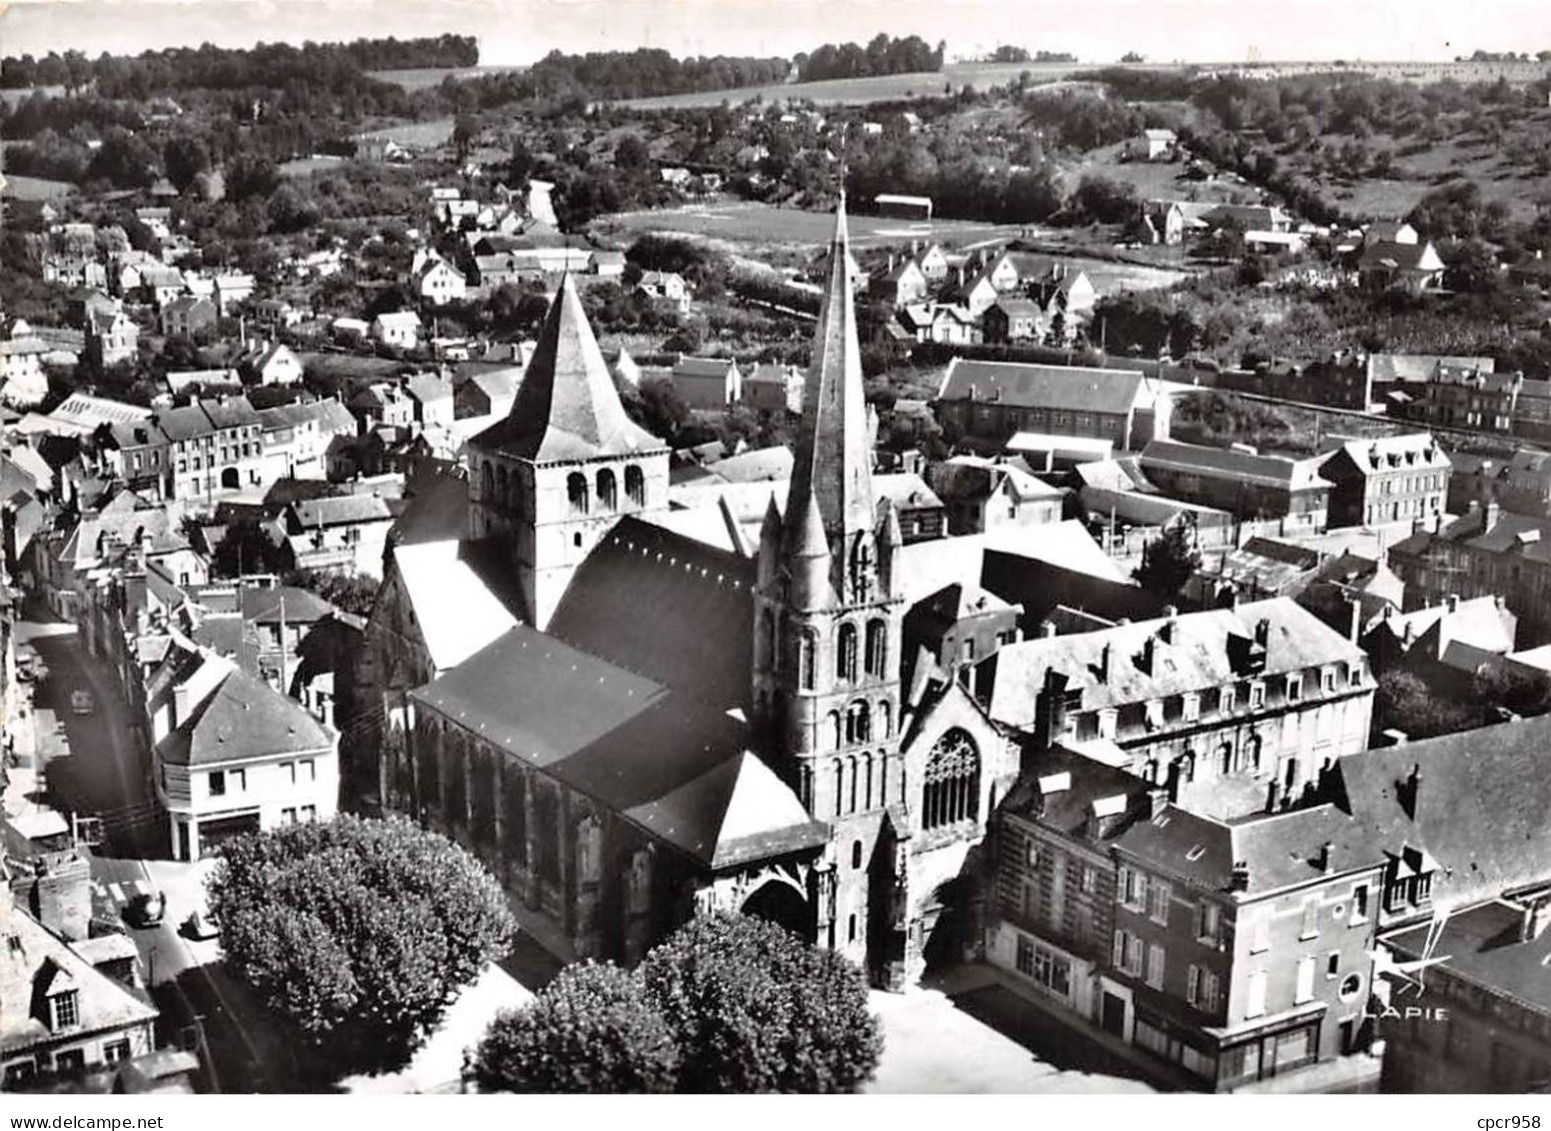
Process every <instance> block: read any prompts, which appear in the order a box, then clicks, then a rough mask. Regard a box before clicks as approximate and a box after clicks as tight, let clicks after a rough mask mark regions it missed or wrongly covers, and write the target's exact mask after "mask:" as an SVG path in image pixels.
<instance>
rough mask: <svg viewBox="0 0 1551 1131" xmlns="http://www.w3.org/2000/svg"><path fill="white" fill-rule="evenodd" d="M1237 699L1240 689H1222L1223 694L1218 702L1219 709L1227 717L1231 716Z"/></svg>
mask: <svg viewBox="0 0 1551 1131" xmlns="http://www.w3.org/2000/svg"><path fill="white" fill-rule="evenodd" d="M1237 699H1238V689H1237V688H1234V687H1225V688H1223V689H1222V693H1221V695H1220V696H1219V698H1218V700H1217V709H1218V710H1219V711H1221V712H1222V713H1223V714H1225V715H1226V714H1229V713H1230V712H1231V711H1232V710H1233V708H1234V705H1235V701H1236V700H1237Z"/></svg>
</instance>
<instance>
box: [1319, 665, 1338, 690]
mask: <svg viewBox="0 0 1551 1131" xmlns="http://www.w3.org/2000/svg"><path fill="white" fill-rule="evenodd" d="M1319 674H1320V682H1321V684H1322V685H1323V686H1324V688H1325V694H1326V695H1329V694H1330V693H1331V692H1333V691H1334V690H1335V689H1336V669H1335V668H1333V667H1331V668H1324V669H1322V670H1321V671H1320V673H1319Z"/></svg>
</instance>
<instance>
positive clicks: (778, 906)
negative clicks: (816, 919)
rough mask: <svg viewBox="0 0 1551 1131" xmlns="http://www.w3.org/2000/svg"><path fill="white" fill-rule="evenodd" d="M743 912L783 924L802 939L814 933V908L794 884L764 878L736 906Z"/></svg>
mask: <svg viewBox="0 0 1551 1131" xmlns="http://www.w3.org/2000/svg"><path fill="white" fill-rule="evenodd" d="M739 910H741V911H742V912H743V914H745V915H750V916H753V917H754V918H757V919H764V920H767V921H768V922H771V923H774V924H775V925H776V926H778V927H785V928H786V929H787V930H788V931H791V932H792V933H793V934H794V935H798V936H799V937H801V938H804V939H812V938H813V936H814V923H813V908H812V906H811V905H810V904H809V903H808V901H807V899H806V898H805V897H804V896H803V895H802V893H800V892H799V891H798V890H797V888H796V887H795V886H794V885H792V884H790V883H783V882H782V881H780V880H766V881H765V882H764V883H763V884H761V885H760V886H759V887H758V888H757V889H755V891H753V892H752V893H751V894H750V895H749V897H748V898H747V899H745V900H744V901H743V906H742V907H741V908H740V909H739Z"/></svg>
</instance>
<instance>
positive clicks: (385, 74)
mask: <svg viewBox="0 0 1551 1131" xmlns="http://www.w3.org/2000/svg"><path fill="white" fill-rule="evenodd" d="M524 70H527V68H526V67H416V68H412V69H408V70H398V71H367V72H366V74H367V77H368V78H374V79H378V80H380V81H382V82H391V83H395V84H396V85H398V86H401V87H403V88H404V89H405V90H424V89H425V88H426V87H429V86H440V85H441V84H442V81H443V80H444V79H447V78H455V79H473V78H479V77H481V76H483V75H504V74H506V73H507V72H509V71H524Z"/></svg>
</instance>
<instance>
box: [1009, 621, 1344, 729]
mask: <svg viewBox="0 0 1551 1131" xmlns="http://www.w3.org/2000/svg"><path fill="white" fill-rule="evenodd" d="M1262 620H1264V621H1267V622H1268V627H1269V632H1268V634H1267V641H1266V657H1265V669H1264V673H1263V676H1257V678H1266V679H1270V678H1271V677H1273V676H1276V675H1279V674H1284V673H1290V672H1300V671H1303V670H1304V669H1306V668H1310V667H1315V666H1318V665H1321V664H1333V663H1337V662H1341V661H1345V662H1346V663H1348V664H1361V663H1362V662H1363V659H1364V655H1363V651H1362V649H1360V648H1358V647H1357V645H1355V644H1353V643H1351V642H1350V641H1349V640H1347V639H1346V638H1345V637H1344V636H1342V635H1341V634H1340V633H1338V632H1335V631H1334V630H1332V629H1330V628H1329V627H1327V626H1326V625H1325V624H1323V623H1321V622H1320V621H1319V620H1318V619H1317V618H1316V617H1315V616H1314V614H1312V613H1310V612H1309V611H1308V610H1306V609H1304V608H1302V607H1301V606H1299V605H1297V604H1295V603H1294V602H1293V601H1291V600H1290V599H1288V598H1286V597H1276V598H1272V599H1270V600H1265V601H1254V602H1249V603H1246V604H1243V605H1240V606H1239V607H1238V608H1237V609H1209V610H1206V611H1204V612H1197V613H1182V614H1179V615H1178V616H1176V617H1174V618H1173V620H1172V628H1171V629H1170V630H1169V631H1170V634H1171V635H1172V641H1168V642H1166V641H1165V640H1164V639H1163V634H1164V631H1165V629H1166V627H1167V626H1169V625H1170V624H1171V621H1170V619H1169V618H1167V617H1160V618H1157V619H1153V620H1144V621H1137V622H1135V623H1132V624H1123V625H1117V626H1115V627H1114V628H1108V629H1103V630H1100V631H1095V632H1084V633H1078V634H1075V635H1071V636H1052V637H1046V638H1039V639H1032V640H1023V641H1020V642H1018V643H1016V644H1008V645H1004V646H1003V647H1002V648H1001V649H999V650H998V651H997V652H996V653H995V654H994V655H993V656H991V657H989V658H988V659H987V660H986V661H985V663H986V664H990V665H994V666H993V667H992V669H991V670H992V672H993V673H994V676H995V683H994V686H993V689H992V692H991V703H990V715H991V717H992V718H993V719H995V720H996V721H997V722H999V723H1002V724H1004V725H1007V726H1012V727H1027V726H1030V725H1032V724H1033V722H1034V711H1035V697H1036V695H1037V694H1038V693H1039V692H1040V690H1041V689H1042V688H1043V687H1044V684H1045V673H1046V672H1047V671H1056V672H1059V673H1061V674H1062V675H1064V676H1065V677H1066V678H1067V681H1068V682H1067V688H1068V689H1069V690H1074V691H1076V690H1080V691H1081V692H1082V709H1083V710H1085V711H1091V710H1095V709H1102V708H1108V707H1120V706H1123V705H1126V704H1132V703H1144V702H1148V701H1151V700H1157V699H1165V698H1167V697H1169V696H1172V695H1181V694H1185V693H1189V692H1201V691H1206V690H1208V689H1210V688H1216V687H1221V686H1222V685H1223V684H1225V683H1230V682H1234V681H1235V680H1237V679H1240V678H1243V676H1242V674H1241V673H1240V672H1239V671H1237V670H1236V669H1235V668H1234V666H1233V662H1232V659H1231V657H1232V656H1233V655H1234V654H1235V653H1237V652H1238V651H1239V650H1240V649H1241V648H1245V647H1247V646H1248V645H1249V644H1251V643H1252V642H1253V641H1254V638H1255V629H1256V625H1257V623H1258V622H1260V621H1262ZM1149 640H1151V641H1152V642H1153V648H1154V659H1153V664H1152V670H1151V671H1150V672H1149V671H1148V670H1146V669H1145V668H1144V666H1143V664H1142V662H1141V659H1140V657H1141V656H1142V655H1143V652H1144V648H1145V646H1146V643H1147V641H1149ZM1106 649H1107V650H1108V669H1107V672H1106V667H1105V656H1106Z"/></svg>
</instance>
